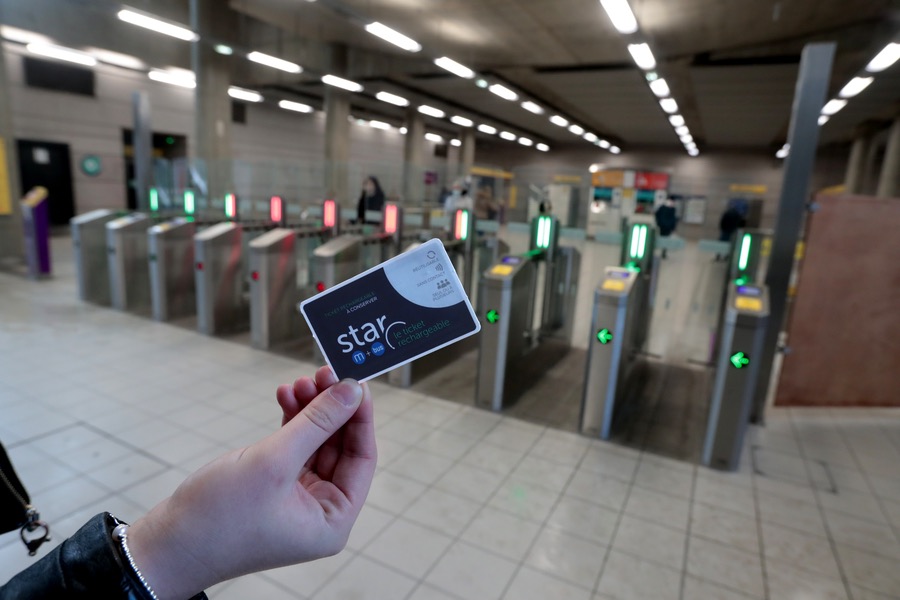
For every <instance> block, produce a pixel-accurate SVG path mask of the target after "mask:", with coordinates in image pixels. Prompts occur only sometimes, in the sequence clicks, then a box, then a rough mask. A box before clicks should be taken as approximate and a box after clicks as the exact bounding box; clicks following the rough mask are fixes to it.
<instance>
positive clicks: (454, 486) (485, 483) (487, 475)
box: [434, 464, 503, 502]
mask: <svg viewBox="0 0 900 600" xmlns="http://www.w3.org/2000/svg"><path fill="white" fill-rule="evenodd" d="M502 479H503V476H502V475H501V474H499V473H496V472H491V471H485V470H484V469H479V468H477V467H473V466H471V465H467V464H458V465H456V466H454V467H453V468H451V469H450V470H449V471H447V472H446V473H445V474H444V476H443V477H441V478H440V479H438V480H437V481H436V482H435V484H434V485H435V487H437V488H440V489H443V490H446V491H449V492H452V493H453V494H456V495H457V496H463V497H465V498H468V499H470V500H474V501H476V502H487V501H488V499H489V498H490V497H491V496H493V495H494V493H495V492H496V491H497V488H499V487H500V482H501V480H502Z"/></svg>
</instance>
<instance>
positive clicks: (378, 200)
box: [356, 175, 384, 223]
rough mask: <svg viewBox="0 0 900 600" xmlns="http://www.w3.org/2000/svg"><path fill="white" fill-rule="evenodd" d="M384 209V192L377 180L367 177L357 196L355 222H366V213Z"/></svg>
mask: <svg viewBox="0 0 900 600" xmlns="http://www.w3.org/2000/svg"><path fill="white" fill-rule="evenodd" d="M383 207H384V190H382V189H381V184H380V183H378V178H377V177H375V176H374V175H369V176H368V177H366V179H365V181H363V188H362V193H361V194H360V195H359V202H358V203H357V204H356V222H357V223H365V222H366V211H367V210H372V211H378V212H381V209H382V208H383Z"/></svg>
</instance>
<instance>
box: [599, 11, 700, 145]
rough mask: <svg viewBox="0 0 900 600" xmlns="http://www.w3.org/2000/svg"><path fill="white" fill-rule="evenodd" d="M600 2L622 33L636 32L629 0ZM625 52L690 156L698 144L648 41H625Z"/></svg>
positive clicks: (636, 28)
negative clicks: (629, 55)
mask: <svg viewBox="0 0 900 600" xmlns="http://www.w3.org/2000/svg"><path fill="white" fill-rule="evenodd" d="M600 5H601V6H603V9H604V10H605V11H606V14H607V15H608V16H609V20H610V21H612V24H613V27H615V28H616V30H617V31H618V32H619V33H621V34H623V35H632V34H634V33H637V32H638V30H639V29H640V27H639V26H638V22H637V18H635V16H634V12H633V11H632V10H631V6H630V5H629V4H628V0H600ZM628 53H629V54H631V58H632V59H633V60H634V64H636V65H637V66H638V68H639V69H641V70H642V71H643V72H644V78H645V80H646V81H647V84H648V85H649V86H650V91H652V92H653V95H654V96H656V97H657V98H658V99H659V107H660V108H661V109H662V110H663V112H664V113H666V115H667V116H668V118H669V123H670V124H671V125H672V127H673V128H674V130H675V134H676V135H677V136H678V139H679V140H680V141H681V143H682V144H683V145H684V149H685V150H686V151H687V153H688V154H689V155H691V156H697V155H698V154H700V150H699V149H698V148H697V144H696V142H695V141H694V138H693V136H692V135H691V132H690V130H689V129H688V127H687V125H686V124H685V122H684V117H683V116H682V115H681V114H680V113H679V109H678V102H677V101H676V100H675V98H673V97H672V90H671V88H670V87H669V84H668V82H667V81H666V80H665V79H663V78H662V77H660V76H659V74H657V73H656V71H655V69H656V65H657V63H656V57H655V56H653V50H652V49H651V48H650V44H648V43H647V42H637V43H630V44H628Z"/></svg>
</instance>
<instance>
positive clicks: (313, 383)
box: [128, 367, 376, 600]
mask: <svg viewBox="0 0 900 600" xmlns="http://www.w3.org/2000/svg"><path fill="white" fill-rule="evenodd" d="M276 396H277V398H278V403H279V404H280V405H281V407H282V411H283V419H282V425H283V426H282V428H281V429H280V430H278V431H277V432H275V433H273V434H272V435H270V436H268V437H266V438H264V439H262V440H261V441H259V442H257V443H255V444H253V445H252V446H249V447H247V448H243V449H240V450H236V451H234V452H231V453H229V454H226V455H225V456H223V457H221V458H219V459H217V460H216V461H214V462H212V463H210V464H209V465H207V466H205V467H203V468H201V469H200V470H199V471H197V472H196V473H194V474H193V475H191V476H190V477H188V479H186V480H185V481H184V483H182V484H181V485H180V486H179V487H178V489H177V490H175V493H174V494H172V496H171V497H169V498H167V499H166V500H163V501H162V502H161V503H160V504H159V505H157V506H156V507H155V508H154V509H153V510H152V511H150V513H148V514H147V515H146V516H145V517H143V518H141V519H139V520H138V521H137V522H135V523H134V525H132V527H131V528H130V530H129V534H128V542H129V548H130V549H131V552H132V555H133V557H134V560H135V564H137V566H138V568H140V569H141V572H142V573H143V575H144V576H145V577H146V578H147V580H148V582H149V583H150V585H151V587H152V588H153V589H154V591H155V592H156V594H157V596H158V597H159V598H160V599H161V600H163V599H166V598H187V597H190V596H192V595H193V594H196V593H197V592H199V591H201V590H203V589H205V588H207V587H209V586H211V585H213V584H215V583H218V582H220V581H225V580H227V579H231V578H234V577H237V576H240V575H244V574H246V573H252V572H255V571H262V570H265V569H271V568H275V567H280V566H284V565H289V564H295V563H299V562H306V561H310V560H314V559H316V558H322V557H324V556H330V555H333V554H336V553H338V552H340V551H341V550H342V549H343V548H344V546H345V545H346V543H347V538H348V536H349V535H350V529H351V527H352V526H353V523H354V522H355V521H356V518H357V516H358V515H359V511H360V510H361V509H362V506H363V502H364V501H365V499H366V495H367V494H368V491H369V486H370V485H371V483H372V478H373V476H374V473H375V463H376V449H375V429H374V421H373V408H372V398H371V394H370V392H369V388H368V386H367V385H365V384H363V385H360V384H358V383H357V382H355V381H352V380H344V381H341V382H337V381H336V379H335V377H334V374H333V373H331V370H330V369H328V368H327V367H323V368H321V369H319V371H318V372H317V373H316V376H315V378H314V379H312V378H308V377H304V378H301V379H298V380H297V381H295V382H294V384H293V386H280V387H279V388H278V392H277V394H276Z"/></svg>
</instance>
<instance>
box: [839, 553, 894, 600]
mask: <svg viewBox="0 0 900 600" xmlns="http://www.w3.org/2000/svg"><path fill="white" fill-rule="evenodd" d="M837 553H838V557H839V559H840V561H841V566H842V567H843V568H844V572H845V573H846V574H847V578H848V579H849V580H850V582H851V583H853V584H855V585H858V586H860V587H864V588H868V589H871V590H873V591H876V592H879V593H882V594H888V595H890V594H896V593H897V590H900V570H898V569H897V560H896V559H894V558H885V557H883V556H879V555H877V554H871V553H870V552H865V551H863V550H857V549H855V548H851V547H849V546H841V545H838V547H837Z"/></svg>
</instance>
